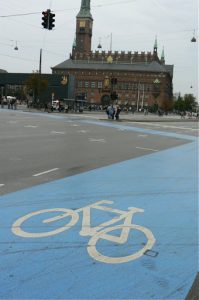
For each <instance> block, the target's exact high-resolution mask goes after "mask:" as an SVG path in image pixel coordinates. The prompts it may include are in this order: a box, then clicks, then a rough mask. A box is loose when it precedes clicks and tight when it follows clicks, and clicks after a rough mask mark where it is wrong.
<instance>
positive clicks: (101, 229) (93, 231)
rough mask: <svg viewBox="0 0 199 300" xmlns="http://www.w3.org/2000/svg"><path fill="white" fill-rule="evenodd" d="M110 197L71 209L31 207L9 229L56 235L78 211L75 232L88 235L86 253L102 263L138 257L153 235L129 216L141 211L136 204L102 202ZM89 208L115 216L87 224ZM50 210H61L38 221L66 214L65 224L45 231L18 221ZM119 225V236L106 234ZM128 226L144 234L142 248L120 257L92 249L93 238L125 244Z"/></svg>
mask: <svg viewBox="0 0 199 300" xmlns="http://www.w3.org/2000/svg"><path fill="white" fill-rule="evenodd" d="M113 203H114V202H113V201H108V200H101V201H98V202H95V203H93V204H91V205H88V206H85V207H82V208H79V209H76V210H72V209H66V208H52V209H43V210H39V211H35V212H32V213H29V214H27V215H25V216H23V217H21V218H19V219H17V220H16V221H15V222H14V223H13V225H12V232H13V233H14V234H15V235H17V236H20V237H24V238H43V237H49V236H53V235H56V234H58V233H61V232H64V231H66V230H68V229H70V228H71V227H72V226H74V225H75V224H76V223H77V222H78V220H79V213H81V212H82V214H83V217H82V227H81V230H80V232H79V234H80V235H81V236H90V237H91V238H90V240H89V241H88V246H87V251H88V254H89V255H90V256H91V257H92V258H93V259H95V260H97V261H99V262H103V263H111V264H118V263H126V262H129V261H132V260H135V259H138V258H139V257H141V256H142V255H143V254H144V253H145V252H146V251H147V250H150V249H151V248H152V247H153V245H154V244H155V238H154V236H153V234H152V232H151V231H150V230H149V229H148V228H146V227H143V226H140V225H136V224H132V218H133V215H134V214H135V213H137V212H140V213H141V212H144V210H143V209H141V208H136V207H129V208H128V210H127V211H123V210H119V209H115V208H111V207H109V206H105V205H104V204H113ZM91 209H97V210H102V211H108V212H111V213H115V214H117V215H118V216H117V217H115V218H113V219H111V220H109V221H106V222H104V223H102V224H100V225H98V226H96V227H91V224H90V223H91V222H90V221H91ZM52 212H61V213H62V214H59V215H57V216H54V217H50V218H48V219H45V220H43V221H42V222H43V223H44V224H48V223H53V222H56V221H58V220H61V219H64V218H68V217H70V218H71V219H70V221H69V222H68V224H66V225H63V226H62V227H59V228H57V229H54V230H51V231H46V232H37V233H35V232H28V231H25V230H23V229H22V228H21V227H22V224H23V223H24V222H25V221H27V220H28V219H30V218H32V217H34V216H37V215H41V214H46V213H52ZM123 219H124V223H123V224H122V225H114V226H111V227H110V225H113V224H115V223H118V222H119V221H121V220H123ZM117 229H121V234H120V236H114V235H111V234H109V232H111V231H114V230H117ZM131 229H134V230H138V231H141V232H142V233H143V234H144V235H145V236H146V238H147V243H146V244H145V245H144V247H143V248H141V249H140V250H138V251H137V252H135V253H133V254H131V255H127V256H124V257H109V256H105V255H103V254H101V253H100V252H99V251H98V250H97V249H96V244H97V242H98V241H99V240H100V239H101V240H102V239H103V240H107V241H110V242H114V243H118V244H125V243H126V242H127V240H128V236H129V231H130V230H131Z"/></svg>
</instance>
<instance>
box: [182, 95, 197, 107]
mask: <svg viewBox="0 0 199 300" xmlns="http://www.w3.org/2000/svg"><path fill="white" fill-rule="evenodd" d="M184 105H185V110H186V111H193V110H195V109H196V106H197V102H196V98H195V97H194V96H193V95H192V94H185V95H184Z"/></svg>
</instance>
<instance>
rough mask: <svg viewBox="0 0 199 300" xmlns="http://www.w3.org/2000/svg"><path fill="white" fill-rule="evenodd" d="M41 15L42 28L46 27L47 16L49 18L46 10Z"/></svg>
mask: <svg viewBox="0 0 199 300" xmlns="http://www.w3.org/2000/svg"><path fill="white" fill-rule="evenodd" d="M42 15H43V17H42V20H43V22H42V23H41V25H42V26H43V28H46V29H48V18H49V12H48V10H46V11H43V12H42Z"/></svg>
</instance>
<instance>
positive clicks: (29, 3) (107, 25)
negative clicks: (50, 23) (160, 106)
mask: <svg viewBox="0 0 199 300" xmlns="http://www.w3.org/2000/svg"><path fill="white" fill-rule="evenodd" d="M80 6H81V0H73V1H71V0H0V8H1V9H0V69H5V70H7V71H8V72H20V73H24V72H26V73H31V72H33V71H36V70H38V69H39V53H40V49H41V48H42V49H43V59H42V72H43V73H51V67H53V66H55V65H57V64H59V63H61V62H62V61H64V60H66V59H67V58H68V57H69V54H70V52H71V48H72V43H73V40H74V36H75V26H76V15H77V13H78V12H79V10H80ZM48 8H50V9H51V10H52V11H53V12H54V13H55V14H56V16H55V19H56V21H55V28H54V30H52V31H48V30H46V29H43V28H42V25H41V22H42V20H41V18H42V11H44V10H46V9H48ZM31 13H32V14H31ZM91 13H92V16H93V19H94V25H93V38H92V49H93V50H97V46H98V43H99V39H100V40H101V44H102V47H103V50H109V49H110V40H111V39H110V35H111V34H112V50H113V51H115V50H116V51H133V52H134V51H139V52H141V51H146V52H147V51H153V45H154V40H155V36H156V35H157V38H158V53H159V56H160V55H161V52H162V48H163V47H164V51H165V59H166V64H173V65H174V80H173V83H174V92H177V93H179V92H181V94H182V95H183V94H185V93H193V94H194V95H195V96H196V97H197V95H198V0H91ZM18 14H24V15H21V16H10V15H18ZM25 14H27V15H25ZM194 30H195V36H196V38H197V42H196V43H191V38H192V37H193V35H194ZM16 45H17V47H18V51H16V50H14V48H15V47H16Z"/></svg>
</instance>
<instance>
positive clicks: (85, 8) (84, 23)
mask: <svg viewBox="0 0 199 300" xmlns="http://www.w3.org/2000/svg"><path fill="white" fill-rule="evenodd" d="M92 27H93V18H92V15H91V12H90V0H82V2H81V8H80V12H79V13H78V15H77V17H76V41H75V47H74V46H73V56H74V55H75V53H84V54H85V53H90V51H91V40H92Z"/></svg>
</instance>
